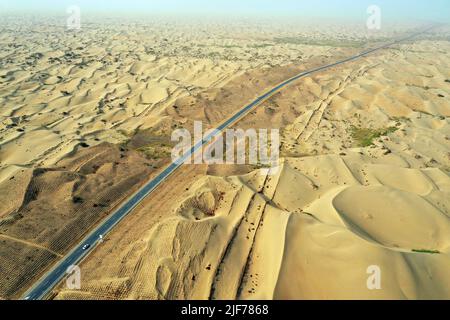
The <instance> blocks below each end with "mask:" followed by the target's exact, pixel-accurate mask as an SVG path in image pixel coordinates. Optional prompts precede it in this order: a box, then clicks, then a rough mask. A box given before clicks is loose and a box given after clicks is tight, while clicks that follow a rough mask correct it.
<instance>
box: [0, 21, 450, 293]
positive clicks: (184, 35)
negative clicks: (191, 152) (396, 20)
mask: <svg viewBox="0 0 450 320" xmlns="http://www.w3.org/2000/svg"><path fill="white" fill-rule="evenodd" d="M62 21H63V22H62ZM425 27H427V26H425V25H422V24H411V25H409V24H405V25H402V24H398V25H392V26H389V27H388V28H384V29H383V30H382V31H380V32H377V33H374V32H368V31H367V30H366V29H365V26H355V25H352V24H336V25H333V24H330V23H329V24H325V23H324V24H317V23H316V24H308V23H298V22H293V21H284V22H280V21H271V20H269V21H266V20H263V21H260V20H257V19H255V20H254V21H253V20H232V21H229V20H227V21H220V20H213V21H209V20H205V21H202V22H193V21H192V20H189V19H186V20H180V19H177V20H170V19H168V18H162V17H152V18H151V19H140V18H137V17H136V18H129V19H127V20H121V23H119V22H117V21H111V20H108V19H101V18H86V19H83V25H82V28H81V30H78V31H74V30H67V29H66V27H65V25H64V19H60V18H45V19H43V18H39V17H33V18H29V19H22V20H20V19H17V18H14V19H13V18H11V19H8V18H5V19H2V21H1V23H0V29H1V30H2V31H1V34H0V44H1V49H0V57H1V61H0V65H1V69H0V105H1V114H0V119H1V124H0V199H1V201H0V298H3V299H20V298H23V297H24V295H26V292H27V291H28V290H29V289H30V288H32V286H33V285H34V284H35V283H36V282H38V281H39V279H40V278H41V277H42V276H44V275H45V274H46V273H47V272H48V271H49V270H51V268H52V267H54V266H56V265H57V264H58V263H59V262H60V261H61V260H63V259H64V257H65V256H66V255H68V254H69V253H70V252H71V250H72V249H73V248H74V247H75V246H76V245H77V244H78V243H80V241H82V239H83V238H84V237H85V236H86V235H87V234H89V232H92V231H93V230H95V228H96V227H97V226H98V225H100V224H101V223H102V221H104V220H105V219H107V218H108V217H109V216H111V215H112V213H113V212H114V211H115V210H117V208H119V207H120V205H121V204H122V203H124V201H125V200H126V199H127V198H129V197H131V196H132V195H133V194H135V193H136V192H139V190H140V188H141V187H142V186H144V185H145V184H146V183H147V182H148V181H150V180H151V179H153V178H154V177H157V176H158V175H159V174H160V173H161V172H163V171H164V170H165V168H167V166H169V165H170V163H171V160H172V159H171V151H172V148H173V147H174V141H172V139H171V135H172V133H173V131H174V130H176V129H180V128H186V129H188V130H190V129H191V128H193V125H194V123H195V122H196V121H200V122H201V123H203V125H204V127H205V128H209V129H212V128H215V127H217V126H218V125H219V124H221V123H222V122H223V121H224V120H225V119H227V118H229V117H231V116H232V115H233V114H234V113H236V112H237V111H239V110H240V108H242V106H244V105H246V104H248V103H251V102H252V101H254V100H255V99H257V98H258V97H260V96H261V95H262V94H264V93H265V92H266V91H267V90H270V89H271V88H273V87H275V86H277V85H278V84H280V83H282V82H283V81H285V80H286V79H289V78H292V77H294V76H296V75H298V74H300V73H302V72H305V71H307V70H311V69H314V68H318V67H320V66H322V65H326V64H331V63H333V62H335V61H339V60H342V59H346V58H347V57H351V56H353V55H357V54H358V53H360V52H362V51H364V50H368V49H370V48H373V47H376V46H379V45H381V44H383V43H385V42H389V40H390V39H395V38H397V37H400V36H404V35H408V34H410V33H411V32H417V31H418V30H422V29H424V28H425ZM449 40H450V28H449V27H448V26H445V25H438V26H436V27H435V28H434V29H432V30H429V31H427V32H426V33H423V34H420V35H418V36H417V37H415V38H412V39H409V40H407V41H404V42H400V43H396V44H394V45H392V46H390V47H388V48H385V49H383V50H380V51H376V52H374V53H371V54H367V55H364V56H363V57H361V58H360V59H357V60H354V61H349V62H348V63H345V64H340V65H337V66H333V67H331V68H329V69H327V70H323V71H319V72H316V73H314V74H312V75H308V76H307V77H305V78H302V79H299V80H298V81H295V82H293V83H292V84H290V85H289V86H287V87H285V88H283V89H282V90H280V91H278V92H276V93H274V94H273V95H272V96H270V97H269V98H267V99H266V100H264V101H262V102H261V103H260V104H259V105H257V106H255V108H254V109H252V110H251V111H250V112H249V113H248V114H246V115H245V117H243V118H242V119H240V120H239V121H237V122H236V123H234V124H233V125H232V128H235V129H244V130H247V129H252V128H254V129H279V131H280V142H281V144H280V150H279V151H280V159H279V167H278V170H276V173H275V174H273V172H271V171H270V170H267V168H265V167H262V166H261V165H257V164H228V165H219V164H216V165H214V164H213V165H208V164H189V165H184V166H182V167H180V168H179V169H178V170H177V171H176V172H175V173H173V174H172V175H171V176H170V177H168V178H167V179H166V180H165V181H164V183H162V184H161V185H160V186H159V187H158V188H157V189H156V190H155V191H154V192H153V193H152V194H151V196H148V197H146V198H145V199H144V200H143V201H142V202H140V203H139V204H138V205H137V206H136V207H135V208H133V210H132V211H131V213H130V214H128V215H127V216H126V217H125V218H124V219H123V220H122V221H120V223H118V224H117V225H116V226H115V227H114V228H113V229H112V230H111V231H110V232H109V233H108V234H106V235H105V236H104V238H102V242H101V243H99V244H97V245H95V248H93V250H92V252H91V253H90V254H89V255H87V256H86V257H85V258H83V259H82V261H80V263H79V267H80V269H81V275H82V281H81V288H79V289H70V288H67V286H66V283H65V282H64V281H61V282H60V283H59V284H58V285H57V286H55V287H54V288H52V290H51V293H50V294H49V295H48V296H47V298H50V299H75V300H84V299H107V300H118V299H142V300H146V299H151V300H154V299H161V300H184V299H188V300H191V299H194V300H197V299H200V300H229V299H231V300H233V299H242V300H254V299H256V300H258V299H262V300H272V299H274V300H298V299H306V300H309V299H311V300H316V299H319V300H320V299H337V300H347V299H394V300H397V299H412V300H415V299H450V285H449V283H450V274H449V273H448V268H449V266H450V211H449V209H450V200H449V199H450V176H449V174H450V122H449V117H450V99H449V98H448V97H450V42H449ZM373 266H377V268H379V270H381V272H382V280H381V289H380V290H372V289H371V288H369V286H368V285H367V283H368V282H367V281H368V280H367V279H368V277H369V276H370V272H369V271H368V270H371V269H372V268H371V267H373Z"/></svg>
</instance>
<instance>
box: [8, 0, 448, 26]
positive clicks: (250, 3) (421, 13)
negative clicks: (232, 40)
mask: <svg viewBox="0 0 450 320" xmlns="http://www.w3.org/2000/svg"><path fill="white" fill-rule="evenodd" d="M372 4H375V5H378V6H379V7H380V8H381V10H382V14H383V17H384V18H386V19H389V20H404V19H420V20H433V21H440V22H450V0H0V10H2V11H3V12H9V11H11V10H12V11H31V12H52V13H58V12H60V13H61V14H64V13H65V10H66V8H67V7H68V6H70V5H78V6H79V7H80V8H81V10H82V12H92V11H96V12H103V13H108V12H119V13H124V14H125V13H127V12H138V13H153V14H162V13H165V14H167V13H170V14H189V15H192V14H226V15H230V14H231V15H256V16H268V17H276V16H286V15H287V16H299V17H327V18H345V19H349V20H355V19H358V20H359V19H365V17H367V13H366V9H367V7H368V6H369V5H372Z"/></svg>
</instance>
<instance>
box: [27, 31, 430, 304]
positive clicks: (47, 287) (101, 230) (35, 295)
mask: <svg viewBox="0 0 450 320" xmlns="http://www.w3.org/2000/svg"><path fill="white" fill-rule="evenodd" d="M432 28H434V27H430V28H427V29H425V30H423V31H420V32H417V33H414V34H412V35H409V36H407V37H404V38H401V39H398V40H395V41H393V42H390V43H388V44H385V45H382V46H379V47H376V48H373V49H370V50H367V51H364V52H361V53H359V54H357V55H355V56H352V57H349V58H347V59H344V60H340V61H337V62H335V63H331V64H328V65H324V66H321V67H318V68H315V69H312V70H308V71H304V72H302V73H300V74H298V75H296V76H294V77H292V78H290V79H288V80H286V81H284V82H282V83H280V84H279V85H277V86H276V87H274V88H273V89H271V90H269V91H267V92H266V93H265V94H263V95H262V96H260V97H258V98H257V99H256V100H255V101H253V102H252V103H250V104H249V105H247V106H245V107H243V108H242V109H241V110H239V111H238V112H237V113H236V114H234V115H233V116H232V117H230V118H229V119H227V120H226V121H224V122H223V123H222V124H221V125H219V126H218V127H217V128H216V129H217V131H216V132H215V133H211V134H210V135H209V136H207V137H206V138H205V139H203V141H201V142H198V143H197V144H196V145H195V146H193V147H192V149H191V150H190V152H187V153H186V154H184V155H182V156H181V157H180V158H179V159H178V161H177V162H175V163H172V164H171V165H169V166H168V167H167V168H166V169H165V170H164V171H162V172H161V173H160V174H159V175H158V176H156V177H155V178H154V179H152V180H151V181H149V182H148V183H146V184H145V185H144V186H143V187H142V188H141V189H140V190H139V191H137V192H136V193H135V194H134V195H132V196H131V197H130V198H129V199H128V200H126V201H125V202H124V203H123V204H122V205H121V206H120V207H119V208H118V209H116V211H114V212H113V213H112V214H110V215H109V216H108V217H107V218H106V219H105V220H104V221H103V222H101V223H100V225H99V226H98V227H97V228H95V229H94V230H93V231H91V232H90V233H89V234H88V235H87V236H86V237H85V238H84V239H83V240H82V241H81V242H80V243H79V244H77V245H76V246H75V248H74V249H72V250H71V251H70V252H69V253H68V254H67V255H66V256H65V257H64V258H62V260H61V261H59V262H58V263H57V264H56V265H55V266H53V267H52V268H51V269H50V270H49V271H48V272H47V273H46V274H45V275H44V276H43V277H41V278H40V279H39V280H38V281H37V282H36V283H35V284H34V285H33V286H32V287H31V288H30V289H29V290H28V291H27V292H26V293H25V294H24V295H23V299H25V300H40V299H44V298H45V297H46V296H47V295H48V294H49V293H50V292H51V290H52V289H53V288H54V287H55V286H56V285H57V284H58V283H59V282H60V281H61V280H62V279H63V278H64V276H65V275H66V271H67V269H68V268H69V267H70V266H72V265H76V264H78V263H79V262H80V261H81V260H83V259H84V258H85V257H86V256H87V255H88V254H89V253H90V252H92V250H93V249H94V248H95V246H96V245H97V244H98V243H99V241H100V240H101V239H102V238H103V237H104V236H105V235H106V234H108V233H109V232H110V231H111V230H112V229H113V228H114V227H115V226H116V225H117V224H118V223H119V222H120V221H122V220H123V219H124V218H125V217H126V216H127V215H128V214H129V213H130V212H131V211H132V210H133V209H134V208H135V207H136V206H137V205H139V203H141V201H142V200H144V199H145V198H146V197H147V196H149V195H150V194H151V193H152V192H153V191H154V190H155V189H156V188H157V187H158V186H159V185H160V184H161V183H163V182H164V181H165V180H166V179H167V178H168V177H169V176H170V175H171V174H173V173H174V172H175V171H176V170H177V169H178V168H179V167H180V166H182V164H183V163H184V161H185V160H186V159H188V158H189V157H190V156H191V154H194V153H195V151H197V150H199V149H200V148H202V147H203V146H204V145H206V144H208V143H209V141H210V139H212V138H214V137H215V136H216V135H217V134H218V133H219V132H222V131H223V130H225V129H226V128H228V127H229V126H230V125H232V124H234V123H235V122H237V121H239V120H241V119H242V118H243V117H244V116H245V115H246V114H247V113H249V112H250V111H251V110H252V109H254V108H255V107H256V106H258V105H259V104H261V103H262V102H264V101H266V100H267V99H268V98H270V97H271V96H273V95H274V94H275V93H277V92H279V91H280V90H281V89H282V88H284V87H286V86H288V85H289V84H291V83H293V82H294V81H296V80H298V79H301V78H304V77H306V76H309V75H311V74H314V73H317V72H319V71H323V70H326V69H330V68H333V67H335V66H338V65H342V64H344V63H347V62H350V61H354V60H357V59H360V58H362V57H364V56H366V55H368V54H371V53H373V52H376V51H379V50H382V49H385V48H388V47H391V46H393V45H395V44H398V43H400V42H403V41H407V40H410V39H412V38H414V37H416V36H418V35H421V34H423V33H425V32H427V31H429V30H431V29H432Z"/></svg>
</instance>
